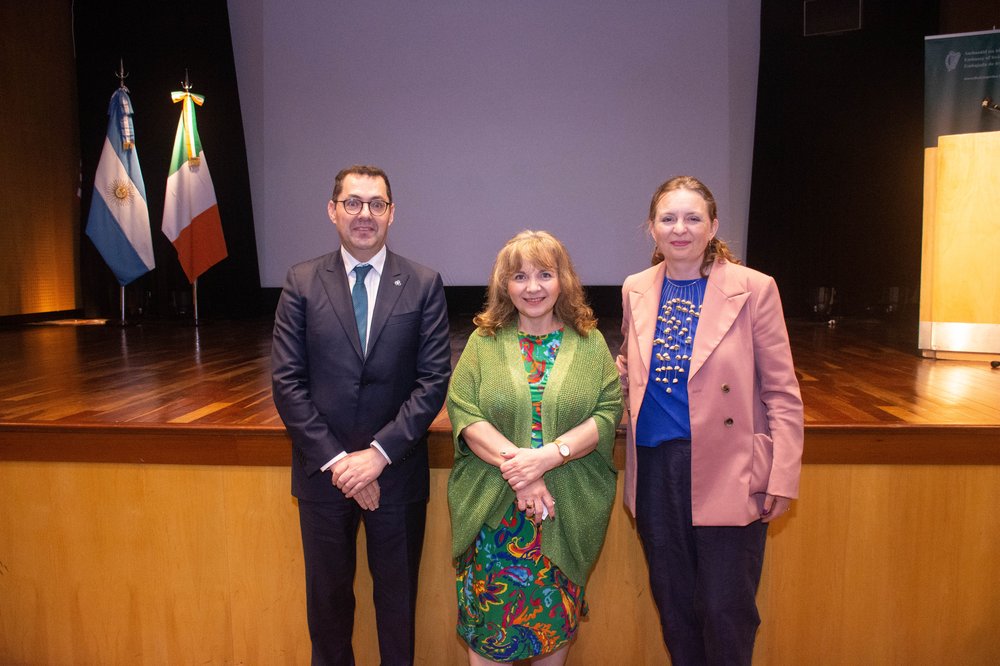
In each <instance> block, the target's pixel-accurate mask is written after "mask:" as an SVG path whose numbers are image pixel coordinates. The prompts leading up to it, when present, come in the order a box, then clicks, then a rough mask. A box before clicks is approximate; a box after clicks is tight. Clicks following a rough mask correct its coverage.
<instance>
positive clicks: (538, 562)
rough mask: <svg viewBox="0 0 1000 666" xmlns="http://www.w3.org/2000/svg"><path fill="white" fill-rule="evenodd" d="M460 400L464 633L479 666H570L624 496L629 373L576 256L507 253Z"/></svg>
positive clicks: (456, 416) (463, 371)
mask: <svg viewBox="0 0 1000 666" xmlns="http://www.w3.org/2000/svg"><path fill="white" fill-rule="evenodd" d="M473 323H475V324H476V326H477V329H476V331H475V332H474V333H473V334H472V335H471V336H470V337H469V341H468V343H467V345H466V347H465V350H464V352H463V353H462V356H461V358H460V359H459V361H458V365H457V366H456V368H455V371H454V373H453V375H452V379H451V386H450V388H449V390H448V400H447V406H448V416H449V417H450V418H451V423H452V428H453V433H454V441H455V463H454V466H453V467H452V472H451V477H450V478H449V480H448V503H449V506H450V509H451V526H452V555H453V556H454V557H455V558H456V559H457V580H456V587H457V591H458V633H459V635H460V636H461V637H462V638H463V639H464V640H465V642H466V643H467V644H468V645H469V662H470V663H472V664H489V663H497V662H500V663H506V662H512V661H516V660H523V659H533V660H534V661H533V663H534V664H543V665H549V664H562V663H564V662H565V660H566V655H567V653H568V649H569V643H570V641H571V640H572V639H573V637H574V636H575V634H576V631H577V628H578V627H579V619H580V616H581V615H584V614H586V610H587V606H586V603H585V601H584V584H585V583H586V580H587V575H588V574H589V573H590V570H591V568H592V567H593V566H594V561H595V560H596V559H597V555H598V552H599V551H600V549H601V545H602V544H603V542H604V535H605V533H606V531H607V527H608V518H609V516H610V514H611V505H612V503H613V501H614V496H615V478H616V470H615V466H614V462H613V460H612V449H613V447H614V440H615V428H616V427H617V425H618V422H619V419H620V418H621V414H622V402H621V389H620V383H619V380H618V371H617V369H616V367H615V364H614V361H613V360H612V358H611V353H610V352H609V351H608V346H607V343H606V342H605V341H604V337H603V336H602V335H601V333H600V332H599V331H598V330H597V329H596V325H597V322H596V320H595V319H594V314H593V311H592V310H591V309H590V307H589V306H588V305H587V302H586V298H585V296H584V293H583V287H582V286H581V285H580V279H579V278H578V277H577V275H576V272H575V271H574V270H573V264H572V262H571V261H570V258H569V254H568V253H567V252H566V248H565V247H564V246H563V245H562V243H560V242H559V241H558V240H557V239H556V238H555V237H554V236H552V235H551V234H549V233H546V232H544V231H524V232H521V233H520V234H518V235H517V236H515V237H514V238H512V239H511V240H510V241H508V243H507V244H506V245H505V246H504V247H503V249H502V250H501V251H500V254H499V255H498V256H497V260H496V263H495V265H494V267H493V274H492V276H491V277H490V284H489V287H488V295H487V303H486V308H485V309H484V310H483V311H482V312H480V313H479V314H478V315H476V317H475V319H473Z"/></svg>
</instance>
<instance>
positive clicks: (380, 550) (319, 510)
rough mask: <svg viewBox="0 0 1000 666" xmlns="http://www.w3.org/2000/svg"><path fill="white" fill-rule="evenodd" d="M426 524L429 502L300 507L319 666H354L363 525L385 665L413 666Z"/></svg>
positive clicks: (308, 599) (304, 504)
mask: <svg viewBox="0 0 1000 666" xmlns="http://www.w3.org/2000/svg"><path fill="white" fill-rule="evenodd" d="M426 517H427V504H426V502H416V503H411V504H383V505H381V506H380V507H379V508H378V509H376V510H375V511H362V510H361V507H359V506H358V504H357V502H355V501H354V500H350V501H345V502H308V501H303V500H299V525H300V527H301V529H302V550H303V555H304V559H305V568H306V614H307V617H308V620H309V638H310V639H311V640H312V664H313V666H351V665H352V664H354V651H353V650H352V648H351V636H352V634H353V632H354V571H355V563H356V561H357V538H358V526H359V523H360V521H361V520H364V522H365V535H366V537H367V538H366V543H367V546H368V569H369V571H370V572H371V576H372V596H373V598H374V602H375V622H376V624H377V625H378V647H379V654H380V657H381V661H382V664H385V665H390V666H397V665H404V664H412V663H413V641H414V635H415V622H414V617H415V615H416V606H417V574H418V573H419V570H420V553H421V550H422V549H423V544H424V524H425V521H426Z"/></svg>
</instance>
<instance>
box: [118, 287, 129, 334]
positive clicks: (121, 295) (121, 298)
mask: <svg viewBox="0 0 1000 666" xmlns="http://www.w3.org/2000/svg"><path fill="white" fill-rule="evenodd" d="M118 310H119V312H120V313H121V321H120V322H119V326H127V325H128V323H127V322H126V321H125V285H123V284H120V285H118Z"/></svg>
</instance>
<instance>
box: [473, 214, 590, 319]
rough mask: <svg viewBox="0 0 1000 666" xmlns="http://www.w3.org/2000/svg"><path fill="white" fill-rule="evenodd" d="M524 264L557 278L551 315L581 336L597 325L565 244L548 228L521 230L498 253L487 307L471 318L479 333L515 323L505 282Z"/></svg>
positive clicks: (513, 311) (512, 307)
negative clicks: (554, 275)
mask: <svg viewBox="0 0 1000 666" xmlns="http://www.w3.org/2000/svg"><path fill="white" fill-rule="evenodd" d="M526 264H532V265H533V266H534V267H535V268H540V269H544V270H549V271H552V272H553V273H555V274H556V275H557V276H558V277H559V297H558V298H557V299H556V305H555V308H554V314H555V316H556V318H557V319H558V320H559V321H561V322H562V323H563V324H564V325H567V326H572V327H573V329H574V330H575V331H576V332H577V333H579V334H580V335H587V334H588V333H590V331H592V330H593V329H594V328H596V327H597V319H595V318H594V311H593V310H592V309H591V308H590V305H588V304H587V296H586V294H585V293H584V291H583V285H581V284H580V278H579V276H577V274H576V271H575V270H574V269H573V262H572V260H570V258H569V252H567V251H566V247H565V246H564V245H563V244H562V243H561V242H559V239H557V238H556V237H555V236H553V235H552V234H550V233H549V232H547V231H530V230H528V231H522V232H521V233H519V234H517V235H516V236H514V237H513V238H511V239H510V240H509V241H507V243H506V244H505V245H504V246H503V248H502V249H501V250H500V252H499V254H497V259H496V262H495V263H494V264H493V272H492V274H491V275H490V283H489V286H488V287H487V292H486V307H485V308H484V309H483V311H482V312H480V313H479V314H477V315H476V316H475V317H474V318H473V319H472V323H474V324H475V325H476V326H477V327H478V331H479V334H480V335H484V336H485V335H489V336H492V335H496V332H497V330H498V329H500V328H502V327H504V326H508V325H510V324H512V323H514V324H515V325H516V321H517V309H516V308H515V307H514V303H513V302H512V301H511V300H510V294H509V293H507V283H508V282H509V281H510V279H511V277H513V275H514V274H515V273H517V272H518V271H520V270H522V269H523V268H524V266H525V265H526Z"/></svg>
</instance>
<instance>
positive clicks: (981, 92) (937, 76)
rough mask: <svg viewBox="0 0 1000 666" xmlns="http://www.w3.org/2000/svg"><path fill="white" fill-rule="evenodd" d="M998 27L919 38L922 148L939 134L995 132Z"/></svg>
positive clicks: (999, 114) (998, 120)
mask: <svg viewBox="0 0 1000 666" xmlns="http://www.w3.org/2000/svg"><path fill="white" fill-rule="evenodd" d="M993 105H996V106H997V109H1000V31H998V30H991V31H989V32H970V33H964V34H958V35H941V36H936V37H926V38H925V40H924V147H925V148H929V147H932V146H936V145H937V142H938V137H939V136H944V135H948V134H971V133H974V132H995V131H1000V110H997V109H994V108H992V107H993Z"/></svg>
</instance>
